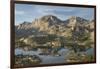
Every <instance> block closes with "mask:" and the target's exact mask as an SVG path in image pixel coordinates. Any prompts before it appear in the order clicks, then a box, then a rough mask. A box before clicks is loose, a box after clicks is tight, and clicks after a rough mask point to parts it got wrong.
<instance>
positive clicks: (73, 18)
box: [69, 16, 88, 23]
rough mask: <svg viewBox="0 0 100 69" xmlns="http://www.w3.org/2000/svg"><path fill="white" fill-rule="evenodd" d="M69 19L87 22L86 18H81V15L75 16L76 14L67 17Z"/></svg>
mask: <svg viewBox="0 0 100 69" xmlns="http://www.w3.org/2000/svg"><path fill="white" fill-rule="evenodd" d="M69 20H71V21H76V22H79V23H88V20H86V19H84V18H81V17H77V16H71V17H69Z"/></svg>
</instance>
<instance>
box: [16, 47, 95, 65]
mask: <svg viewBox="0 0 100 69" xmlns="http://www.w3.org/2000/svg"><path fill="white" fill-rule="evenodd" d="M68 51H69V50H68V49H67V48H62V49H60V50H59V51H58V53H59V54H61V56H52V55H39V53H41V50H37V51H34V50H32V51H24V50H23V49H21V48H16V49H15V55H18V54H23V55H37V56H39V57H40V59H41V60H42V62H41V63H40V64H51V63H52V64H53V63H65V62H66V61H65V60H64V59H65V57H66V56H65V55H66V54H67V53H68ZM85 53H86V54H88V55H94V49H93V48H91V49H89V50H87V51H86V52H85Z"/></svg>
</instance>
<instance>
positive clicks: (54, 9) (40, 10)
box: [15, 4, 94, 25]
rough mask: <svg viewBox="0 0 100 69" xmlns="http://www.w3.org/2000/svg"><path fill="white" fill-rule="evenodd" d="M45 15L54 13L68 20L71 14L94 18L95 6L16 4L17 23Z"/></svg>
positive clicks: (30, 20)
mask: <svg viewBox="0 0 100 69" xmlns="http://www.w3.org/2000/svg"><path fill="white" fill-rule="evenodd" d="M45 15H54V16H57V17H58V18H59V19H61V20H66V19H68V18H69V17H70V16H78V17H82V18H85V19H88V20H92V19H93V18H94V8H83V7H67V6H66V7H64V6H49V5H34V4H15V24H16V25H18V24H20V23H22V22H24V21H27V22H32V21H34V19H37V18H40V17H42V16H45Z"/></svg>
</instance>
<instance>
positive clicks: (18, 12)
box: [15, 10, 25, 15]
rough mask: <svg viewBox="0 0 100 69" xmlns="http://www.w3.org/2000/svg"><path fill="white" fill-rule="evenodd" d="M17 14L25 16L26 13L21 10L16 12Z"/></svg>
mask: <svg viewBox="0 0 100 69" xmlns="http://www.w3.org/2000/svg"><path fill="white" fill-rule="evenodd" d="M15 14H16V15H24V14H25V12H24V11H21V10H15Z"/></svg>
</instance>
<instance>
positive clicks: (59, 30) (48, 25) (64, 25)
mask: <svg viewBox="0 0 100 69" xmlns="http://www.w3.org/2000/svg"><path fill="white" fill-rule="evenodd" d="M71 31H76V32H75V33H76V34H82V33H83V32H90V33H91V37H92V38H91V39H94V20H91V21H89V20H86V19H84V18H81V17H76V16H71V17H69V18H68V19H67V20H65V21H62V20H60V19H59V18H57V17H56V16H53V15H46V16H43V17H41V18H38V19H35V20H34V21H33V22H32V23H30V22H23V23H21V24H19V25H16V26H15V34H16V36H17V37H25V36H31V35H41V34H42V35H46V34H56V35H58V36H64V37H68V36H70V35H71Z"/></svg>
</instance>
